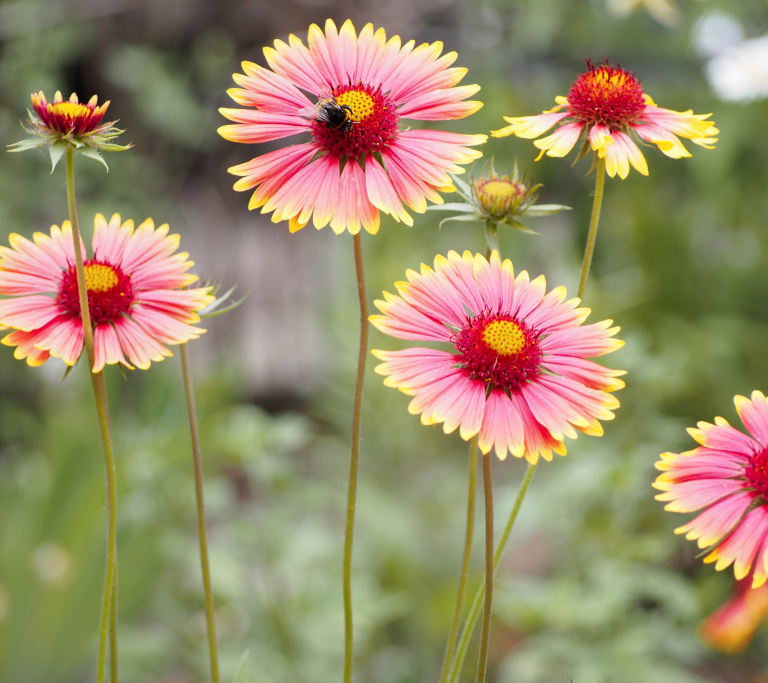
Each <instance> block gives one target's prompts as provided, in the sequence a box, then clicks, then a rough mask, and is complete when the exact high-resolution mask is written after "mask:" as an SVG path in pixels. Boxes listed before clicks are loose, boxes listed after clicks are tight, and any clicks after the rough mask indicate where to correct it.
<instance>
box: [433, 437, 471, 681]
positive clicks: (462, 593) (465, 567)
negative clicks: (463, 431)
mask: <svg viewBox="0 0 768 683" xmlns="http://www.w3.org/2000/svg"><path fill="white" fill-rule="evenodd" d="M476 488H477V436H474V437H473V438H472V441H470V443H469V487H468V491H467V529H466V534H465V536H464V555H463V557H462V560H461V573H460V574H459V587H458V588H457V589H456V604H455V605H454V607H453V618H452V619H451V628H450V630H449V631H448V641H447V643H446V645H445V655H444V656H443V666H442V667H441V668H440V683H446V680H447V679H448V670H449V667H450V664H451V661H452V660H453V652H454V649H455V647H456V636H457V635H458V633H459V624H460V623H461V613H462V611H463V609H464V598H465V597H466V594H467V580H468V578H469V561H470V559H471V557H472V538H473V536H474V535H475V489H476Z"/></svg>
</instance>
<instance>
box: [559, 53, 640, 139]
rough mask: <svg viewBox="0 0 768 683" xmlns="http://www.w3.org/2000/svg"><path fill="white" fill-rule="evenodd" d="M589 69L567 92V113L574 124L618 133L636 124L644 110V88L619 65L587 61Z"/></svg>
mask: <svg viewBox="0 0 768 683" xmlns="http://www.w3.org/2000/svg"><path fill="white" fill-rule="evenodd" d="M587 66H588V67H589V69H588V71H587V72H586V73H583V74H581V76H579V77H578V78H577V79H576V81H575V82H574V84H573V85H572V86H571V89H570V91H569V92H568V110H569V111H570V112H571V114H572V115H573V118H574V119H576V121H579V122H581V123H586V124H588V125H595V124H598V123H599V124H602V125H604V126H607V127H608V128H610V129H611V130H621V129H624V128H626V127H627V126H631V125H632V124H633V123H636V122H637V120H638V118H639V117H640V115H641V114H642V113H643V110H644V109H645V100H644V99H643V89H642V87H641V86H640V81H638V80H637V79H636V78H635V77H634V76H633V75H632V74H631V73H629V72H628V71H624V69H622V68H621V67H619V66H609V65H608V64H599V65H598V66H597V67H594V66H593V65H592V62H590V61H589V60H587Z"/></svg>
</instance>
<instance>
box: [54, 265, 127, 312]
mask: <svg viewBox="0 0 768 683" xmlns="http://www.w3.org/2000/svg"><path fill="white" fill-rule="evenodd" d="M85 286H86V288H87V289H88V310H89V311H90V313H91V324H92V325H93V326H94V327H96V326H98V325H103V324H105V323H109V322H111V321H113V320H117V319H118V318H120V317H121V316H123V315H124V314H126V313H128V311H129V310H130V308H131V304H132V303H133V286H132V285H131V277H130V275H126V274H125V273H124V272H123V271H122V269H121V268H120V267H118V266H113V265H110V264H108V263H103V262H100V261H97V260H95V259H91V260H89V261H86V262H85ZM59 309H60V310H61V312H62V313H64V314H66V315H69V316H70V317H72V318H77V319H78V320H80V297H79V295H78V292H77V272H76V271H75V266H70V267H69V269H68V270H65V271H64V274H63V275H62V278H61V284H60V285H59Z"/></svg>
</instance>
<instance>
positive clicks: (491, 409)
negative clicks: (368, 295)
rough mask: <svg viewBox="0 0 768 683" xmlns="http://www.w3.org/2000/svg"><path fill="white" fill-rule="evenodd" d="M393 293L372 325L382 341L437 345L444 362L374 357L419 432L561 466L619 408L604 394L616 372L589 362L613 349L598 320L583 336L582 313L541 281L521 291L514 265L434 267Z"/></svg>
mask: <svg viewBox="0 0 768 683" xmlns="http://www.w3.org/2000/svg"><path fill="white" fill-rule="evenodd" d="M406 275H407V278H408V282H398V283H396V285H395V286H396V287H397V289H398V293H399V296H393V295H392V294H389V293H388V292H384V300H383V301H376V302H375V304H376V307H377V308H378V309H379V310H380V311H381V312H382V313H383V315H374V316H371V319H370V320H371V322H372V323H373V324H374V325H375V326H376V327H377V328H378V329H379V330H381V331H382V332H384V333H386V334H389V335H391V336H393V337H398V338H400V339H411V340H421V341H430V342H445V343H448V344H450V345H452V347H453V350H452V351H443V350H439V349H430V348H411V349H405V350H402V351H380V350H375V351H373V353H374V355H375V356H376V357H377V358H379V359H380V360H382V361H384V362H383V363H382V364H381V365H379V366H378V367H377V368H376V372H378V373H379V374H382V375H386V379H385V380H384V384H386V385H387V386H390V387H396V388H398V389H399V390H400V391H402V392H403V393H405V394H408V395H410V396H413V397H414V398H413V400H412V401H411V404H410V406H409V411H410V412H411V413H412V414H421V421H422V423H423V424H425V425H430V424H439V423H443V429H444V431H445V432H446V433H450V432H453V431H454V430H455V429H456V428H459V430H460V434H461V437H462V438H463V439H470V438H471V437H473V436H474V435H476V434H477V435H478V443H479V446H480V449H481V450H482V452H483V453H488V452H489V451H490V450H491V449H492V448H495V451H496V454H497V455H498V456H499V458H500V459H504V458H505V457H506V455H507V452H511V453H512V454H513V455H514V456H516V457H518V458H521V457H525V458H526V459H527V460H528V461H529V462H532V463H534V462H536V461H537V460H538V458H539V456H542V457H543V458H545V459H546V460H551V459H552V452H553V451H554V452H556V453H560V454H562V455H565V444H564V443H563V441H564V439H565V437H568V438H576V430H579V431H582V432H584V433H586V434H592V435H596V436H599V435H601V434H602V433H603V429H602V426H601V424H600V420H610V419H613V413H612V412H611V411H613V410H615V409H616V408H618V406H619V402H618V401H617V400H616V398H615V397H614V396H612V395H611V393H610V392H612V391H616V390H617V389H620V388H621V387H623V386H624V383H623V382H622V381H621V380H619V379H617V377H619V376H620V375H623V374H624V372H623V371H621V370H611V369H609V368H605V367H603V366H601V365H598V364H597V363H595V362H593V361H590V360H587V358H588V357H591V356H601V355H603V354H606V353H610V352H611V351H614V350H616V349H618V348H620V347H621V346H622V345H623V342H622V341H619V340H617V339H613V336H614V335H615V334H616V333H617V332H618V330H619V328H618V327H611V321H610V320H606V321H603V322H600V323H594V324H591V325H582V323H583V322H584V320H585V319H586V318H587V316H588V315H589V310H588V309H584V308H578V305H579V300H578V299H570V300H568V301H566V300H565V289H564V288H563V287H557V288H556V289H554V290H552V291H551V292H549V293H548V294H547V293H546V283H545V280H544V277H543V276H540V277H538V278H536V279H535V280H533V281H531V280H530V278H529V276H528V273H527V272H525V271H523V272H522V273H520V274H519V275H518V276H517V277H515V276H514V273H513V269H512V263H511V261H509V260H505V261H504V262H503V263H502V262H501V261H500V259H499V256H498V252H496V251H494V252H493V253H492V254H491V260H490V262H489V261H487V260H486V259H485V258H484V257H483V256H482V255H480V254H476V255H474V256H473V255H472V254H471V253H470V252H464V255H463V256H459V254H457V253H456V252H453V251H452V252H449V254H448V257H447V258H446V257H443V256H437V257H436V258H435V267H434V269H432V268H430V267H429V266H427V265H424V264H422V266H421V272H420V273H416V272H415V271H412V270H409V271H408V272H407V273H406Z"/></svg>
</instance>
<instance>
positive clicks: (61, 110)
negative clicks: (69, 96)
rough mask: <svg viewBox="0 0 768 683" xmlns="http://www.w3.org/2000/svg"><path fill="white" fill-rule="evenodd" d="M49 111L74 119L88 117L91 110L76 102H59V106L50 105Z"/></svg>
mask: <svg viewBox="0 0 768 683" xmlns="http://www.w3.org/2000/svg"><path fill="white" fill-rule="evenodd" d="M48 111H49V112H51V113H52V114H62V115H63V116H66V117H67V118H68V119H74V118H75V117H77V116H88V114H90V113H91V110H90V109H89V108H88V107H86V106H85V105H84V104H76V103H75V102H59V103H58V104H49V105H48Z"/></svg>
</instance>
